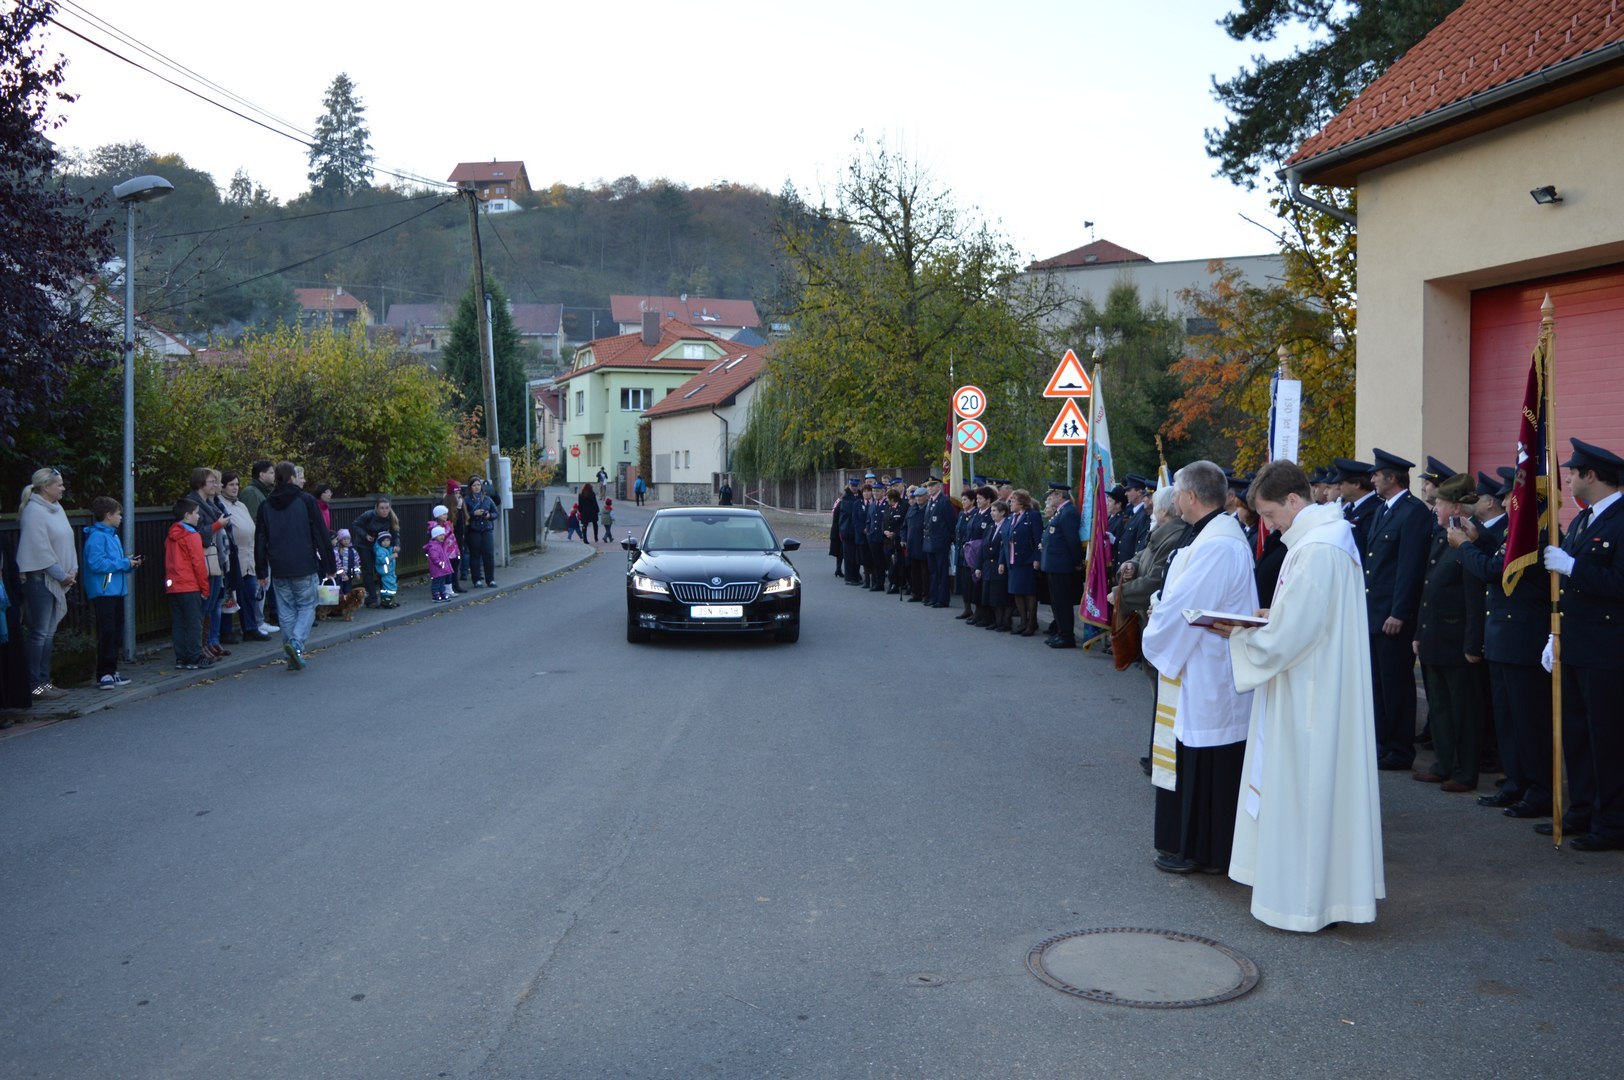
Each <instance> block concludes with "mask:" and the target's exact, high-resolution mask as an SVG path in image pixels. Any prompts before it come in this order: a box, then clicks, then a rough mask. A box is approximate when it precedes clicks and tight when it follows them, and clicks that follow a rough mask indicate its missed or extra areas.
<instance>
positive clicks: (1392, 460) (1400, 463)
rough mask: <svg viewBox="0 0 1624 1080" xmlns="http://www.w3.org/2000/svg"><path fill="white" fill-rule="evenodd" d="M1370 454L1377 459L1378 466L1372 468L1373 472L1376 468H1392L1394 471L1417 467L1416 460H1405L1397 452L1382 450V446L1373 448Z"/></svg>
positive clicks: (1407, 470)
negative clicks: (1390, 452) (1391, 452)
mask: <svg viewBox="0 0 1624 1080" xmlns="http://www.w3.org/2000/svg"><path fill="white" fill-rule="evenodd" d="M1370 456H1371V457H1373V458H1375V459H1376V466H1375V468H1373V469H1371V470H1370V471H1371V472H1375V471H1376V469H1391V470H1393V471H1394V472H1409V471H1410V470H1411V469H1413V468H1415V462H1413V461H1405V460H1404V459H1403V458H1401V457H1399V456H1398V455H1397V454H1389V453H1388V452H1387V451H1386V450H1382V449H1380V448H1378V449H1374V450H1372V451H1371V452H1370Z"/></svg>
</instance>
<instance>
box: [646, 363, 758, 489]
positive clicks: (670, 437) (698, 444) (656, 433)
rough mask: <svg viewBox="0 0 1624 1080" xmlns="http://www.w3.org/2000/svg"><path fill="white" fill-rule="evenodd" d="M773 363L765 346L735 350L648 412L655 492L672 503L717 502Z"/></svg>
mask: <svg viewBox="0 0 1624 1080" xmlns="http://www.w3.org/2000/svg"><path fill="white" fill-rule="evenodd" d="M766 362H767V352H766V350H765V349H763V348H755V347H752V348H751V349H750V350H749V351H743V350H740V351H735V352H730V353H728V354H727V355H725V356H723V357H720V358H719V359H717V360H716V361H715V362H714V363H711V364H709V365H708V366H706V367H705V369H704V370H703V371H701V372H699V373H698V374H697V375H695V376H694V377H693V378H691V379H689V380H688V381H687V382H685V383H683V384H682V385H681V386H679V387H677V388H676V389H675V390H673V391H671V393H670V394H668V395H666V397H665V398H664V400H662V401H660V402H659V403H657V404H656V405H655V406H654V407H653V408H652V409H649V410H648V411H647V412H646V413H644V414H643V416H644V418H645V419H646V420H647V421H648V425H649V448H650V453H651V456H652V458H653V465H654V483H653V494H654V497H655V498H656V499H660V500H662V501H665V502H672V503H690V504H703V503H712V502H715V501H716V492H717V490H718V489H719V488H720V487H721V483H722V477H724V476H727V475H728V474H730V473H731V472H732V469H733V462H732V458H733V446H734V444H735V443H736V442H738V439H739V436H740V435H741V434H743V432H744V426H745V424H746V423H747V422H748V421H749V418H750V402H751V400H752V399H753V398H754V396H755V392H756V386H757V380H758V379H759V378H760V376H761V372H762V368H763V367H764V366H765V364H766Z"/></svg>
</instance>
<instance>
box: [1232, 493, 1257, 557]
mask: <svg viewBox="0 0 1624 1080" xmlns="http://www.w3.org/2000/svg"><path fill="white" fill-rule="evenodd" d="M1226 483H1227V484H1228V485H1229V500H1228V502H1226V503H1225V504H1224V510H1225V512H1226V513H1229V514H1231V515H1233V516H1234V518H1235V520H1236V521H1237V522H1239V523H1240V527H1241V532H1243V533H1245V534H1246V546H1247V547H1249V548H1251V550H1252V558H1254V559H1256V558H1257V531H1258V523H1259V520H1260V519H1259V518H1258V516H1257V511H1256V510H1253V509H1252V506H1251V504H1250V503H1248V502H1247V501H1246V500H1247V498H1248V496H1250V495H1251V494H1252V478H1251V477H1250V476H1247V475H1246V474H1244V473H1240V474H1236V475H1234V476H1230V477H1228V478H1227V479H1226Z"/></svg>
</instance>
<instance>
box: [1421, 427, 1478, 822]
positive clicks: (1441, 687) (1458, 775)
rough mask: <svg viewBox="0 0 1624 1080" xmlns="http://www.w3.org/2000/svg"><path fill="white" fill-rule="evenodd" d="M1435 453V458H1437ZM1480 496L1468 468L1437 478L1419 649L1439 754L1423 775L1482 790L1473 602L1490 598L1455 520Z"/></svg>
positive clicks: (1453, 788)
mask: <svg viewBox="0 0 1624 1080" xmlns="http://www.w3.org/2000/svg"><path fill="white" fill-rule="evenodd" d="M1430 460H1432V459H1429V461H1430ZM1476 501H1477V494H1476V492H1475V491H1474V490H1473V484H1472V480H1471V478H1470V477H1468V476H1454V475H1451V476H1448V477H1446V478H1444V479H1443V480H1442V481H1441V482H1439V483H1438V484H1437V485H1435V487H1434V490H1433V508H1434V513H1435V515H1436V518H1437V522H1438V524H1436V525H1435V526H1433V530H1432V535H1431V536H1430V537H1429V538H1428V551H1427V570H1426V577H1425V578H1424V579H1423V581H1422V584H1421V611H1420V614H1419V615H1418V616H1417V618H1416V626H1415V642H1414V646H1413V647H1414V650H1415V656H1416V659H1417V660H1419V661H1421V679H1422V682H1423V683H1424V685H1425V686H1426V688H1427V726H1428V727H1430V728H1431V729H1432V745H1433V749H1434V750H1435V751H1436V752H1437V760H1436V761H1435V762H1434V763H1433V765H1432V767H1431V768H1430V769H1425V770H1420V769H1418V770H1417V771H1416V772H1415V774H1414V775H1415V778H1416V779H1417V780H1421V781H1423V782H1425V783H1429V784H1437V785H1439V787H1440V789H1441V790H1443V791H1448V792H1466V791H1476V790H1477V767H1478V758H1479V754H1480V739H1479V732H1480V731H1481V729H1482V718H1483V702H1482V701H1480V700H1479V699H1478V696H1477V684H1476V682H1475V681H1474V680H1473V677H1472V672H1471V668H1470V665H1469V664H1468V663H1467V660H1466V635H1467V628H1468V625H1469V622H1470V620H1469V619H1468V614H1467V613H1468V610H1469V608H1470V605H1471V604H1472V603H1474V602H1476V603H1481V602H1482V593H1481V591H1480V588H1479V591H1478V593H1477V595H1476V596H1472V595H1471V591H1472V589H1473V586H1474V584H1475V579H1472V578H1469V577H1468V575H1467V574H1466V572H1465V568H1464V567H1463V566H1462V564H1461V558H1460V552H1459V550H1458V549H1456V548H1452V547H1450V546H1449V532H1448V525H1449V524H1450V523H1451V522H1452V521H1461V520H1464V518H1465V517H1466V515H1467V514H1469V513H1470V512H1471V506H1472V504H1473V503H1475V502H1476Z"/></svg>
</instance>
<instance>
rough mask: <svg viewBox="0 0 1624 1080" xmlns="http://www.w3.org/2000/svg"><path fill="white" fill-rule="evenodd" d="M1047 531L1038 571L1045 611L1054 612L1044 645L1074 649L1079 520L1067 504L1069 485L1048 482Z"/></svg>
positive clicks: (1080, 558) (1079, 562)
mask: <svg viewBox="0 0 1624 1080" xmlns="http://www.w3.org/2000/svg"><path fill="white" fill-rule="evenodd" d="M1049 492H1050V500H1051V507H1052V509H1051V510H1050V514H1049V527H1048V528H1047V529H1045V530H1044V533H1043V554H1042V557H1041V559H1040V567H1039V568H1040V569H1041V570H1042V571H1043V572H1044V574H1045V575H1047V576H1048V578H1049V608H1050V610H1051V611H1053V612H1054V627H1055V629H1054V633H1052V634H1050V635H1049V638H1048V640H1047V641H1046V642H1045V644H1047V645H1048V646H1049V648H1051V649H1075V648H1076V647H1077V629H1076V627H1077V601H1078V599H1079V598H1080V596H1081V588H1080V586H1081V584H1082V569H1083V518H1082V515H1081V514H1079V513H1078V512H1077V504H1076V503H1074V502H1072V501H1071V485H1070V484H1061V483H1056V482H1055V481H1052V480H1051V481H1050V482H1049Z"/></svg>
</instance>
